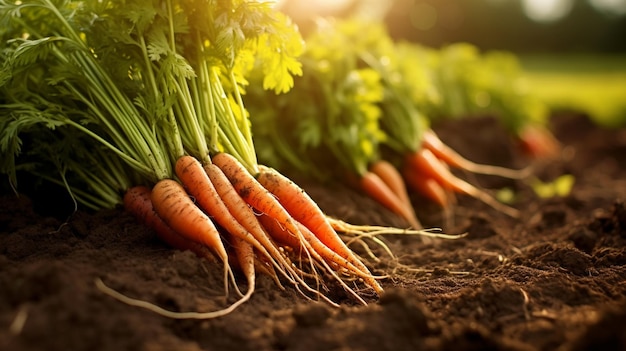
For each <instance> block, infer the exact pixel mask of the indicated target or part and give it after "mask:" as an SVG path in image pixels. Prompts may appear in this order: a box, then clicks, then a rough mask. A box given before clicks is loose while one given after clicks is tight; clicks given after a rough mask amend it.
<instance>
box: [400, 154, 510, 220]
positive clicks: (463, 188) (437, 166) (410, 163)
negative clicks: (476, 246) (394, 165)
mask: <svg viewBox="0 0 626 351" xmlns="http://www.w3.org/2000/svg"><path fill="white" fill-rule="evenodd" d="M405 166H406V167H408V170H407V172H421V173H422V174H423V175H424V176H425V177H429V178H432V179H434V180H436V181H437V182H438V183H439V184H440V185H441V186H443V187H444V189H445V188H450V189H452V190H453V191H455V192H458V193H462V194H466V195H469V196H472V197H474V198H476V199H478V200H480V201H482V202H483V203H485V204H487V205H489V206H491V207H493V208H494V209H496V210H498V211H500V212H502V213H505V214H507V215H508V216H511V217H513V218H518V217H519V211H518V210H517V209H514V208H512V207H509V206H507V205H505V204H502V203H500V202H499V201H498V200H496V199H495V198H493V197H492V196H491V195H489V194H488V193H487V192H485V191H482V190H480V189H478V188H476V187H475V186H473V185H471V184H470V183H467V182H466V181H464V180H462V179H459V178H457V177H456V176H455V175H454V174H452V173H451V172H450V170H449V169H448V168H447V167H446V166H445V165H444V164H443V163H442V161H441V160H439V159H438V158H437V157H436V156H435V155H434V154H433V153H432V152H431V151H430V150H428V149H426V148H422V149H420V150H418V151H417V152H415V153H413V154H410V155H408V156H407V157H406V165H405Z"/></svg>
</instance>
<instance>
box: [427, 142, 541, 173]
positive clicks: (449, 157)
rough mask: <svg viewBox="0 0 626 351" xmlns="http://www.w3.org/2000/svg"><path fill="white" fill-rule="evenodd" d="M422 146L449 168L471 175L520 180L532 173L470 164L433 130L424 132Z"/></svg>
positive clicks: (525, 170) (524, 170) (529, 169)
mask: <svg viewBox="0 0 626 351" xmlns="http://www.w3.org/2000/svg"><path fill="white" fill-rule="evenodd" d="M422 146H423V147H424V148H426V149H428V150H430V151H431V152H432V153H433V154H434V155H435V156H436V157H437V158H438V159H440V160H441V161H443V162H445V163H446V164H448V165H450V166H451V167H455V168H459V169H464V170H466V171H469V172H473V173H480V174H487V175H495V176H500V177H505V178H511V179H522V178H525V177H528V176H529V175H530V172H531V171H532V168H525V169H520V170H516V169H510V168H505V167H498V166H492V165H485V164H479V163H475V162H472V161H470V160H468V159H466V158H465V157H463V156H461V155H460V154H459V153H457V152H456V151H454V150H453V149H452V148H451V147H449V146H448V145H446V144H444V143H443V142H442V141H441V139H439V137H438V136H437V134H435V132H434V131H433V130H427V131H425V132H424V134H423V137H422Z"/></svg>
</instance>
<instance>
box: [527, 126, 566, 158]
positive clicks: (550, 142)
mask: <svg viewBox="0 0 626 351" xmlns="http://www.w3.org/2000/svg"><path fill="white" fill-rule="evenodd" d="M518 139H519V141H520V143H521V146H522V150H523V151H524V152H525V153H526V154H527V155H529V156H530V157H532V158H537V159H542V158H544V159H545V158H553V157H555V156H558V154H559V151H560V149H561V145H560V143H559V141H558V140H557V139H556V138H555V137H554V135H553V134H552V133H551V132H550V130H548V129H547V128H545V127H543V126H538V125H527V126H526V127H524V128H523V129H522V130H521V131H520V132H519V134H518Z"/></svg>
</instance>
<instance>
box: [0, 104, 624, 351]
mask: <svg viewBox="0 0 626 351" xmlns="http://www.w3.org/2000/svg"><path fill="white" fill-rule="evenodd" d="M434 128H435V130H436V131H438V132H439V134H440V136H441V138H442V139H444V141H446V142H447V143H448V144H449V145H451V146H452V147H454V148H455V149H457V150H460V151H461V153H462V154H464V155H466V156H467V157H468V158H470V159H473V160H475V161H479V162H485V163H491V164H497V165H503V166H509V167H523V166H525V165H528V164H530V161H529V160H528V159H527V158H525V157H524V156H523V155H522V154H521V153H520V152H519V149H518V148H517V147H516V145H515V143H513V142H512V141H511V139H510V138H509V137H508V136H507V134H506V133H505V132H504V131H503V130H502V129H501V128H500V127H499V126H498V124H497V123H496V122H495V121H494V119H491V118H488V117H484V118H474V119H465V120H459V121H450V122H446V123H441V124H437V125H435V126H434ZM551 128H552V129H553V131H554V133H555V135H556V136H557V137H558V139H559V140H560V141H561V142H562V143H563V146H564V148H563V155H562V157H560V158H558V159H553V160H550V161H549V162H537V161H534V162H533V163H532V165H534V167H535V168H534V169H535V174H536V175H537V177H538V178H539V179H541V180H543V181H544V182H549V181H551V180H553V179H555V178H556V177H558V176H560V175H563V174H571V175H573V176H574V177H575V184H574V186H573V188H572V190H571V192H570V193H569V194H568V195H566V196H563V197H559V196H556V197H549V198H540V197H538V196H537V195H535V193H534V192H533V191H532V189H531V187H530V186H529V185H528V183H527V182H522V181H511V180H502V179H498V178H495V177H486V176H482V177H478V176H474V175H468V174H460V176H462V177H465V178H466V179H468V180H470V181H471V182H472V183H474V184H480V185H481V186H482V187H484V188H489V189H500V188H503V187H508V188H509V189H511V190H513V191H514V194H515V201H514V202H513V206H514V207H516V208H518V209H519V210H520V211H521V217H520V218H511V217H509V216H507V215H505V214H503V213H501V212H499V211H496V210H494V209H492V208H490V207H488V206H486V205H484V204H482V203H481V202H479V201H476V200H474V199H471V198H468V197H463V196H460V197H458V203H457V205H456V207H455V208H454V218H453V219H452V220H444V218H443V217H442V216H441V213H440V211H439V210H438V209H437V208H436V206H434V205H432V204H429V203H428V202H427V201H425V200H424V199H421V198H419V197H416V196H414V197H413V199H412V200H413V202H414V204H415V207H416V208H417V211H418V214H419V216H420V219H421V220H422V222H423V224H424V225H426V226H428V227H431V226H432V227H443V228H444V231H445V232H447V233H467V236H466V237H464V238H461V239H456V240H446V239H435V240H430V241H425V240H421V239H420V238H419V237H416V236H407V235H393V236H385V240H386V242H387V244H388V245H389V247H390V248H391V250H392V251H393V252H394V253H395V255H396V257H397V259H396V260H393V259H391V258H390V257H389V256H388V255H386V254H385V253H384V252H383V251H382V250H379V249H375V250H377V251H376V253H377V254H379V257H380V262H375V261H372V260H369V261H368V264H369V265H370V267H371V268H372V269H373V271H374V272H375V273H377V274H380V275H388V278H386V279H383V280H382V285H383V287H384V288H385V293H384V294H383V295H382V296H381V297H380V298H376V297H374V296H371V295H369V294H367V293H365V294H364V298H365V299H366V300H367V301H368V302H369V304H368V305H367V306H363V305H359V304H357V303H356V302H355V301H354V300H353V299H350V298H349V297H347V296H346V295H345V294H344V293H343V292H342V290H341V288H339V287H336V286H332V285H331V286H329V288H330V291H329V292H328V295H329V296H331V297H332V298H333V299H335V300H336V301H338V302H339V303H340V307H338V308H335V307H331V306H329V305H328V304H326V303H323V302H317V301H310V300H306V299H304V298H303V297H302V296H301V295H299V294H298V293H297V292H296V291H294V289H292V288H290V287H286V288H285V289H284V290H281V289H279V288H277V286H276V285H275V284H274V282H273V281H272V280H271V279H270V278H269V277H266V276H259V278H258V283H257V284H258V286H257V289H256V292H255V294H254V295H253V296H252V298H251V300H250V301H249V302H247V303H246V304H244V305H242V306H241V307H240V308H238V309H237V310H236V311H235V312H233V313H232V314H229V315H228V316H225V317H222V318H217V319H212V320H203V321H199V320H173V319H168V318H164V317H161V316H158V315H156V314H155V313H152V312H150V311H147V310H144V309H141V308H138V307H133V306H129V305H126V304H124V303H121V302H120V301H118V300H116V299H114V298H112V297H110V296H108V295H106V294H104V293H103V292H102V291H101V290H99V289H97V288H96V285H95V283H94V282H95V280H96V279H97V278H99V279H102V280H103V281H104V282H105V283H106V284H107V285H108V286H110V287H112V288H114V289H116V290H117V291H120V292H122V293H124V294H126V295H128V296H132V297H135V298H138V299H143V300H146V301H150V302H153V303H156V304H158V305H159V306H162V307H164V308H168V309H171V310H179V311H193V310H195V311H207V310H215V309H218V308H220V307H223V306H225V305H226V302H225V301H224V291H223V283H222V279H221V267H220V266H219V265H215V264H213V263H211V262H209V261H206V260H204V259H199V258H197V257H196V256H194V255H193V254H191V253H190V252H181V251H177V250H173V249H170V248H168V247H167V246H166V245H164V244H163V243H161V242H160V241H159V240H158V239H157V238H155V236H154V234H153V233H152V232H151V231H150V230H148V229H146V228H144V227H142V226H141V225H139V224H137V222H136V221H135V220H134V219H133V218H132V217H131V216H130V215H128V214H127V213H125V212H124V211H123V210H122V209H113V210H104V211H99V212H96V213H90V212H86V211H78V212H76V213H74V214H72V215H71V216H70V217H69V219H68V218H67V217H64V216H59V213H61V212H62V211H60V208H59V206H60V205H58V204H59V203H58V202H56V201H57V200H58V199H57V198H56V197H55V196H56V195H47V197H48V201H45V200H46V199H45V198H44V197H41V196H39V197H36V196H31V197H27V196H21V197H20V198H16V197H15V196H13V195H12V194H9V193H5V194H4V195H3V196H2V197H0V349H2V350H92V351H93V350H146V351H153V350H180V351H186V350H226V351H228V350H381V351H382V350H418V349H421V350H592V349H593V350H600V349H602V350H625V349H626V330H625V328H626V298H625V296H626V207H625V205H624V202H623V201H624V198H625V197H626V130H625V129H612V130H607V129H602V128H600V127H598V126H596V125H594V124H593V123H591V122H590V120H589V118H587V117H586V116H583V115H573V114H567V115H556V116H554V118H553V120H552V125H551ZM468 131H471V132H469V133H468ZM292 177H293V178H294V179H296V181H297V182H298V183H299V184H300V185H301V186H302V187H303V188H304V189H305V190H306V191H307V192H308V193H309V194H310V195H311V196H312V197H313V198H314V199H315V200H316V201H317V202H318V203H319V204H320V206H321V207H322V209H323V210H324V211H325V212H326V213H327V214H329V215H332V216H335V217H338V218H341V219H343V220H345V221H347V222H350V223H355V224H376V225H390V226H398V227H403V226H405V225H406V224H405V223H404V222H403V221H402V220H400V219H399V218H397V217H396V216H394V215H393V214H391V213H390V212H388V211H386V210H385V209H382V208H381V207H379V206H378V205H376V204H375V203H374V202H373V201H371V200H369V199H368V198H366V197H364V196H363V195H361V194H360V193H358V192H356V191H353V190H352V189H349V188H346V187H342V186H340V185H333V184H325V185H321V184H317V183H314V182H310V181H307V180H306V179H305V178H302V177H298V176H297V175H292ZM50 197H55V198H54V199H50ZM52 201H55V202H54V204H53V202H52ZM355 250H356V249H355ZM239 278H240V279H241V277H239ZM240 283H241V286H242V287H245V281H244V280H243V279H241V280H240ZM231 301H232V300H231Z"/></svg>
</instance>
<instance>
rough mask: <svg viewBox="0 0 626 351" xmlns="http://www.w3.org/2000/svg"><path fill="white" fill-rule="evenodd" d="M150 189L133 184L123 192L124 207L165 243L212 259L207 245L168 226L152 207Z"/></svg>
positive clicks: (213, 258)
mask: <svg viewBox="0 0 626 351" xmlns="http://www.w3.org/2000/svg"><path fill="white" fill-rule="evenodd" d="M151 193H152V191H151V190H150V189H149V188H148V187H145V186H135V187H132V188H130V189H128V190H127V191H126V193H125V194H124V208H125V209H126V211H128V212H130V213H131V214H132V215H133V216H134V217H135V218H137V219H138V220H139V221H140V222H141V223H142V224H144V225H145V226H147V227H148V228H152V229H153V230H154V231H155V232H156V234H157V235H158V237H159V238H160V239H161V240H163V241H164V242H165V243H166V244H168V245H169V246H171V247H174V248H176V249H179V250H183V251H184V250H189V251H191V252H193V253H195V254H196V255H197V256H199V257H203V258H205V259H208V260H211V261H214V260H215V257H214V256H213V254H212V253H211V251H210V250H209V249H208V247H206V246H204V245H201V244H199V243H197V242H195V241H192V240H189V239H187V238H185V237H184V236H182V235H180V234H178V233H177V232H175V231H174V230H173V229H172V228H170V227H169V226H168V225H167V224H166V223H165V222H163V220H162V219H161V217H159V215H157V213H156V212H155V211H154V208H153V207H152V201H151V200H150V195H151Z"/></svg>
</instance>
